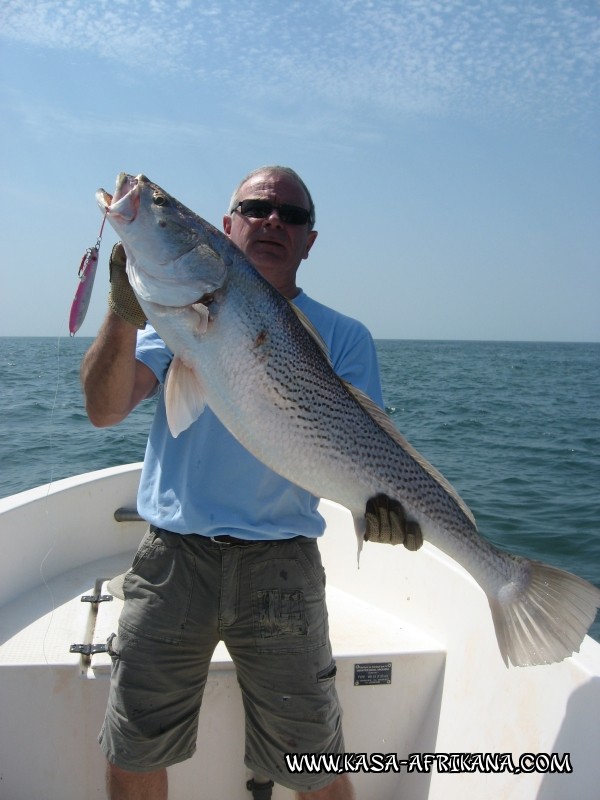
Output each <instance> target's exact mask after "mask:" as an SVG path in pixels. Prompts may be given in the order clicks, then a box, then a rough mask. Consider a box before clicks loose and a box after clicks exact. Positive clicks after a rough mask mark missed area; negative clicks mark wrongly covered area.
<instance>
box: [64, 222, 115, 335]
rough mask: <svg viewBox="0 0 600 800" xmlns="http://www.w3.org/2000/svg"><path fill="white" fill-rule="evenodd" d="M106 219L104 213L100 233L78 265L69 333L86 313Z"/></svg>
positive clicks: (79, 326)
mask: <svg viewBox="0 0 600 800" xmlns="http://www.w3.org/2000/svg"><path fill="white" fill-rule="evenodd" d="M105 221H106V213H105V214H104V218H103V219H102V225H101V227H100V233H99V234H98V240H97V241H96V244H95V245H94V247H89V248H88V249H87V250H86V251H85V253H84V254H83V258H82V259H81V264H80V265H79V271H78V272H77V275H78V276H79V286H78V287H77V291H76V292H75V297H74V298H73V302H72V304H71V313H70V314H69V333H70V334H71V336H75V334H76V333H77V331H78V330H79V328H81V326H82V325H83V320H84V319H85V315H86V314H87V310H88V306H89V304H90V298H91V296H92V289H93V288H94V278H95V277H96V268H97V267H98V255H99V253H100V242H101V241H102V231H103V230H104V223H105Z"/></svg>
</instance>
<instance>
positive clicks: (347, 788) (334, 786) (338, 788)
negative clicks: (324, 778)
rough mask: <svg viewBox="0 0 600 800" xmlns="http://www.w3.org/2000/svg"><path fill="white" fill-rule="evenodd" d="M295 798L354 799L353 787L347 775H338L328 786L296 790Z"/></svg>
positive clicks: (316, 799) (299, 799) (317, 799)
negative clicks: (302, 790)
mask: <svg viewBox="0 0 600 800" xmlns="http://www.w3.org/2000/svg"><path fill="white" fill-rule="evenodd" d="M296 797H297V800H356V795H355V794H354V787H353V786H352V783H351V782H350V778H349V777H348V776H347V775H340V777H339V778H336V779H335V780H334V781H332V782H331V783H330V784H329V785H328V786H325V787H324V788H323V789H317V791H316V792H298V793H297V794H296Z"/></svg>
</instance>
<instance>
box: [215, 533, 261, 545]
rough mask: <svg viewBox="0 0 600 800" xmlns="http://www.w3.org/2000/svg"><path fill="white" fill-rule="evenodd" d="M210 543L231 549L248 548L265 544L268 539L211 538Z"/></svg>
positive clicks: (224, 536)
mask: <svg viewBox="0 0 600 800" xmlns="http://www.w3.org/2000/svg"><path fill="white" fill-rule="evenodd" d="M210 541H211V542H214V543H215V544H225V545H228V546H230V547H248V545H251V544H265V543H268V539H267V540H265V539H238V538H236V537H235V536H226V535H223V536H211V537H210Z"/></svg>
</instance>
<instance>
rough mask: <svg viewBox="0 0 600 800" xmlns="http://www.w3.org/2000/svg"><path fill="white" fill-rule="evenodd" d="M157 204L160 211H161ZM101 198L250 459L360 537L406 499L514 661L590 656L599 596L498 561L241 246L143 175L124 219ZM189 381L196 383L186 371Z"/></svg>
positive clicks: (120, 188) (203, 387)
mask: <svg viewBox="0 0 600 800" xmlns="http://www.w3.org/2000/svg"><path fill="white" fill-rule="evenodd" d="M157 193H158V196H159V200H160V201H161V202H159V203H154V202H153V201H154V199H155V198H156V196H157ZM98 195H99V203H100V205H101V208H102V209H103V210H104V213H109V216H108V219H109V221H110V222H111V224H112V225H113V227H114V228H115V229H116V230H117V232H118V233H119V234H120V236H121V238H122V239H123V241H124V242H125V244H126V251H127V252H128V259H129V253H131V254H133V255H135V256H136V258H138V259H139V261H138V263H140V264H142V263H143V264H144V275H145V276H146V277H147V278H150V280H149V283H150V284H151V285H150V286H148V285H146V286H144V287H143V288H144V292H145V293H146V294H147V298H146V299H147V300H148V301H149V305H148V304H145V303H144V302H143V298H142V297H141V296H140V295H138V297H139V299H140V302H141V303H142V307H143V308H144V310H147V313H148V318H149V319H150V321H151V322H152V323H153V324H154V326H155V327H156V329H157V330H158V332H159V333H160V334H161V336H162V337H163V339H164V340H165V342H166V343H167V344H168V346H169V347H170V348H171V350H172V351H173V353H174V354H175V355H176V356H177V358H179V359H181V361H182V362H183V364H184V365H185V366H187V367H188V369H189V370H190V373H188V375H189V374H192V376H193V377H192V382H191V383H190V384H189V385H188V386H187V392H188V393H189V392H192V393H193V392H198V391H200V392H201V393H202V394H203V395H204V399H205V400H206V402H207V403H208V404H209V405H210V406H211V407H212V410H213V411H214V412H215V414H216V415H217V416H218V417H219V418H220V419H221V421H222V422H223V424H224V425H225V426H226V427H228V428H229V430H230V431H231V433H232V434H233V435H234V436H236V437H237V438H238V439H239V441H240V442H241V443H242V444H243V445H245V446H246V448H247V449H248V450H249V451H250V452H251V453H253V454H254V455H255V456H256V457H257V458H259V459H260V460H261V461H263V462H264V463H265V464H267V465H268V466H270V467H271V468H272V469H273V470H275V471H276V472H279V473H280V474H281V475H283V476H284V477H286V478H288V479H289V480H290V481H293V482H294V483H297V484H299V485H300V486H302V487H304V488H305V489H307V490H308V491H310V492H312V493H313V494H315V495H316V496H319V497H327V498H330V499H332V500H334V501H337V502H338V503H341V504H342V505H344V506H346V507H347V508H349V509H350V511H351V512H352V513H353V515H354V517H355V520H356V521H357V529H360V525H361V522H363V521H364V513H365V504H366V502H367V500H368V499H369V498H370V497H372V496H373V495H375V494H377V493H380V492H382V493H385V494H387V495H389V496H391V497H393V498H395V499H397V500H399V501H400V502H401V503H402V504H403V506H404V507H405V509H406V510H407V511H408V512H409V514H411V515H412V516H414V517H415V519H417V521H418V522H419V523H420V524H421V526H422V528H423V534H424V536H425V538H426V539H428V540H430V541H431V542H433V544H437V545H438V546H439V547H440V548H441V549H442V550H444V551H445V552H446V553H448V554H449V555H450V556H452V557H453V558H455V559H456V560H457V561H458V562H460V563H461V564H462V565H463V566H464V567H466V568H467V570H468V571H469V572H470V573H471V575H472V576H473V577H474V578H475V580H477V581H478V582H479V583H480V585H481V586H482V588H483V589H484V591H485V592H486V594H487V597H488V601H489V604H490V610H491V614H492V619H493V622H494V627H495V630H496V635H497V638H498V644H499V647H500V652H501V654H502V657H503V659H504V661H505V663H506V664H508V662H509V661H510V662H511V663H513V664H518V665H530V664H546V663H552V662H553V661H560V660H562V659H563V658H565V657H566V656H568V655H570V654H571V653H572V652H573V650H575V649H577V648H578V647H579V645H580V643H581V641H582V639H583V637H584V635H585V633H586V631H587V630H588V628H589V626H590V624H591V622H592V621H593V619H594V616H595V612H596V608H598V607H600V591H598V589H596V587H594V586H592V585H591V584H589V583H588V582H587V581H584V580H583V579H581V578H579V577H577V576H575V575H571V574H569V573H567V572H565V571H563V570H559V569H556V568H555V567H549V566H548V565H545V564H541V563H539V562H531V561H528V560H527V559H524V558H523V557H520V556H513V555H510V554H507V553H503V552H500V551H498V550H497V549H496V548H495V547H494V546H493V545H492V544H490V543H489V542H487V541H486V540H485V539H483V538H482V537H480V536H479V535H478V533H477V529H476V526H475V523H474V521H473V520H472V518H471V515H470V512H469V510H468V509H467V508H466V506H464V504H463V503H462V501H461V499H460V498H459V497H458V495H457V494H456V492H455V491H454V490H453V489H452V487H450V486H449V484H448V483H447V482H446V481H445V479H444V478H443V477H442V476H441V475H439V473H437V472H436V471H435V470H434V469H433V468H432V467H431V466H430V465H429V464H427V462H426V461H425V460H424V459H423V458H422V457H421V456H420V455H419V454H418V453H417V452H416V451H415V450H414V449H413V448H412V447H411V446H410V445H409V444H408V443H407V442H405V441H404V440H403V439H402V437H400V436H399V434H397V433H396V432H394V430H393V428H392V427H391V424H390V423H389V421H387V420H386V419H385V418H384V417H382V415H381V412H379V411H373V412H371V411H370V410H369V409H368V407H367V406H368V403H367V404H366V406H365V405H363V403H362V401H360V400H358V399H357V398H356V397H355V396H354V395H353V394H351V392H350V390H349V389H348V388H346V386H345V385H344V384H343V383H342V381H340V380H339V378H338V377H337V376H336V375H335V373H334V372H333V370H332V369H331V368H330V366H329V365H328V364H327V362H326V359H325V357H324V356H323V354H322V352H321V351H320V349H319V346H318V345H317V343H316V342H315V340H314V339H313V338H311V336H310V335H309V334H308V333H307V332H306V331H305V330H304V328H303V327H302V325H301V323H300V321H299V320H298V319H297V318H296V316H295V315H294V314H293V313H292V312H291V310H290V308H289V307H288V304H287V301H285V300H284V298H283V297H281V295H279V294H278V293H277V292H276V291H275V290H274V289H273V288H272V287H271V286H270V284H268V283H267V282H266V281H265V280H264V279H263V278H262V277H260V276H259V275H258V273H257V272H256V271H255V270H254V269H253V268H252V267H251V266H250V265H249V264H248V262H247V261H246V260H245V258H244V257H243V256H242V254H241V252H240V251H239V250H237V248H236V247H235V246H234V245H233V244H232V243H231V241H230V240H228V239H227V238H226V237H224V236H223V234H221V233H219V232H218V231H217V230H216V229H215V228H213V226H211V225H210V224H208V223H206V222H205V221H204V220H203V219H202V218H200V217H198V216H197V215H196V214H194V213H193V212H192V211H190V210H189V209H186V208H185V207H184V206H182V205H181V204H180V203H179V202H178V201H176V200H175V199H174V198H169V196H168V195H167V194H166V193H164V192H163V191H162V190H161V189H160V188H159V187H157V186H156V185H155V184H152V183H150V182H149V181H148V179H147V178H145V177H144V176H138V177H137V178H134V177H133V176H128V175H125V174H122V175H121V176H119V178H118V179H117V193H116V196H117V199H116V208H115V209H114V213H113V214H112V216H111V213H110V212H111V209H112V199H111V206H110V207H108V208H107V206H106V202H107V201H106V198H107V197H108V198H109V199H110V195H108V194H107V193H106V192H104V191H103V190H99V193H98ZM98 195H97V196H98ZM138 201H139V210H136V207H137V203H138ZM121 212H127V213H125V215H124V216H123V215H122V213H121ZM123 220H125V221H123ZM191 245H193V246H192V248H191V249H190V246H191ZM165 254H168V256H169V258H171V260H170V261H169V260H168V258H167V257H166V256H165ZM134 261H135V259H134ZM134 271H135V269H134ZM137 277H138V279H139V278H140V276H139V275H138V276H137ZM143 280H144V279H143V278H142V282H143ZM177 286H180V287H181V293H180V295H181V296H177V291H175V292H174V288H175V289H176V288H177ZM196 292H198V294H196ZM174 295H176V297H175V299H176V300H178V302H177V303H175V307H173V306H171V305H170V303H171V302H172V301H173V297H174ZM189 296H191V297H192V298H194V299H193V300H191V301H190V300H189ZM186 298H188V299H186ZM196 298H198V300H197V301H196ZM189 302H192V303H193V305H191V306H188V305H187V304H188V303H189ZM201 306H203V307H201ZM180 372H181V375H182V376H183V377H182V378H180V381H181V382H183V383H185V381H186V378H185V374H186V373H185V368H184V369H183V371H181V370H180ZM187 380H189V378H188V379H187ZM184 391H185V390H184ZM195 400H196V402H195V403H191V405H190V406H189V407H186V406H185V403H184V404H183V408H179V409H177V413H176V414H175V416H174V418H173V422H174V427H175V428H177V429H178V430H182V429H184V427H185V425H184V423H185V422H187V423H188V424H190V423H191V422H192V421H193V419H188V418H187V415H188V414H189V412H190V411H193V413H192V414H191V416H192V417H193V415H194V414H195V413H196V412H199V411H200V407H201V399H200V398H198V397H196V398H195ZM177 402H178V400H177V399H175V398H174V400H173V405H174V406H175V407H177ZM372 414H373V416H372ZM180 426H183V427H180Z"/></svg>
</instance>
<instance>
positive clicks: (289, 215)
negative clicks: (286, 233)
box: [231, 200, 310, 225]
mask: <svg viewBox="0 0 600 800" xmlns="http://www.w3.org/2000/svg"><path fill="white" fill-rule="evenodd" d="M238 209H239V212H240V214H241V215H242V216H244V217H252V219H266V218H267V217H270V216H271V214H272V213H273V211H277V216H278V217H279V219H280V220H281V221H282V222H284V223H286V224H287V225H306V223H307V222H309V221H310V211H307V210H306V209H305V208H301V207H300V206H291V205H289V204H288V203H283V204H282V205H277V204H276V203H271V202H270V201H269V200H242V201H241V202H240V203H238V204H237V206H235V207H234V208H232V209H231V213H232V214H233V212H234V211H237V210H238Z"/></svg>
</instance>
